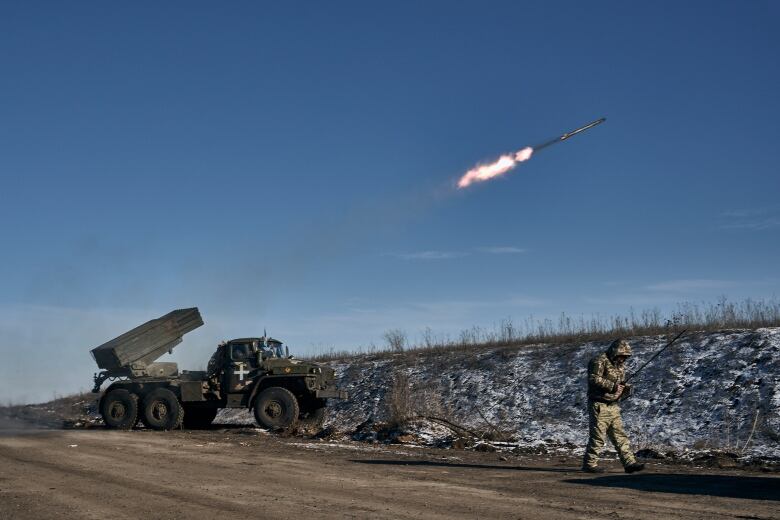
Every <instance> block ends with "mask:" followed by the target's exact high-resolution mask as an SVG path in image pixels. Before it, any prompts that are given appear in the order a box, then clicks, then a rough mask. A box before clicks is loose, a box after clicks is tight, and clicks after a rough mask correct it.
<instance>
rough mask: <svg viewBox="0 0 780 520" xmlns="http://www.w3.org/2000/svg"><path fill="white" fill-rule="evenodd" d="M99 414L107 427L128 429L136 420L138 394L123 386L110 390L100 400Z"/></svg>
mask: <svg viewBox="0 0 780 520" xmlns="http://www.w3.org/2000/svg"><path fill="white" fill-rule="evenodd" d="M100 415H102V416H103V422H104V423H105V425H106V426H107V427H108V428H116V429H118V430H129V429H131V428H132V427H133V426H135V423H136V422H138V396H137V395H135V394H131V393H130V392H128V391H127V390H125V389H124V388H116V389H114V390H111V391H110V392H108V393H107V394H106V395H104V396H103V399H101V400H100Z"/></svg>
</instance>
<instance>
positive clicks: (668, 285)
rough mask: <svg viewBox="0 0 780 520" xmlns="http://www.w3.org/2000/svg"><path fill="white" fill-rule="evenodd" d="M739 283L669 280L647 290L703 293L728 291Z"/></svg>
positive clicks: (708, 280) (729, 281)
mask: <svg viewBox="0 0 780 520" xmlns="http://www.w3.org/2000/svg"><path fill="white" fill-rule="evenodd" d="M736 285H737V283H736V282H734V281H731V280H711V279H688V280H669V281H666V282H659V283H655V284H652V285H648V286H647V287H646V289H648V290H650V291H668V292H687V291H702V290H714V289H728V288H731V287H734V286H736Z"/></svg>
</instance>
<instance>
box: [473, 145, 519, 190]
mask: <svg viewBox="0 0 780 520" xmlns="http://www.w3.org/2000/svg"><path fill="white" fill-rule="evenodd" d="M533 153H534V149H533V148H531V147H530V146H526V147H525V148H523V149H522V150H518V151H517V152H515V153H514V154H512V155H510V154H506V155H502V156H501V157H499V158H498V160H496V161H494V162H492V163H490V164H483V165H481V166H476V167H474V168H472V169H470V170H469V171H467V172H466V173H465V174H464V175H463V177H461V178H460V180H459V181H458V188H465V187H466V186H470V185H471V184H472V183H475V182H483V181H486V180H489V179H492V178H494V177H498V176H499V175H503V174H505V173H506V172H508V171H509V170H511V169H512V168H514V167H515V166H517V164H518V163H521V162H524V161H527V160H528V159H530V158H531V155H533Z"/></svg>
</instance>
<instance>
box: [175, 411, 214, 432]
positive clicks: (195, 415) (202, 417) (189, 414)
mask: <svg viewBox="0 0 780 520" xmlns="http://www.w3.org/2000/svg"><path fill="white" fill-rule="evenodd" d="M218 411H219V410H218V409H217V408H211V407H209V408H206V407H203V406H186V405H185V406H184V420H183V422H182V425H183V426H184V427H185V428H189V429H191V430H202V429H204V428H208V427H209V425H210V424H211V423H212V422H213V421H214V418H215V417H216V416H217V412H218Z"/></svg>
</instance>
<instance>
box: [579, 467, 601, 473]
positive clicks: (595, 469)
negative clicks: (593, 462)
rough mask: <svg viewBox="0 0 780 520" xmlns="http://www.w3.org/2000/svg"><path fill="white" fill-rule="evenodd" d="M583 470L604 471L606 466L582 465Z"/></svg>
mask: <svg viewBox="0 0 780 520" xmlns="http://www.w3.org/2000/svg"><path fill="white" fill-rule="evenodd" d="M582 471H584V472H585V473H604V468H600V467H598V466H582Z"/></svg>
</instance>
